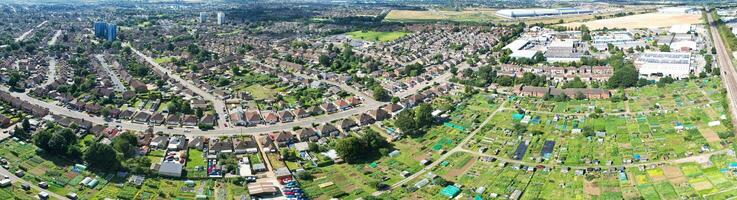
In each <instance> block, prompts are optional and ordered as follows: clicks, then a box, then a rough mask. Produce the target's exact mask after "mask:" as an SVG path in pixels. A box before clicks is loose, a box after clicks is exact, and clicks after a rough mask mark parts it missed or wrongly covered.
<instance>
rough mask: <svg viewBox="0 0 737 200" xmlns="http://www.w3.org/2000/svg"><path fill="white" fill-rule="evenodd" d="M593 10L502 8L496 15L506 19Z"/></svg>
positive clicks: (579, 12)
mask: <svg viewBox="0 0 737 200" xmlns="http://www.w3.org/2000/svg"><path fill="white" fill-rule="evenodd" d="M591 13H594V11H593V10H589V9H580V8H555V9H542V8H540V9H503V10H499V11H496V15H497V16H500V17H504V18H508V19H514V18H523V17H544V16H557V15H578V14H591Z"/></svg>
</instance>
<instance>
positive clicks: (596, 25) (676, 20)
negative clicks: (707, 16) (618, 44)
mask: <svg viewBox="0 0 737 200" xmlns="http://www.w3.org/2000/svg"><path fill="white" fill-rule="evenodd" d="M700 22H701V15H698V14H664V13H647V14H638V15H630V16H624V17H617V18H610V19H601V20H594V21H588V22H573V23H567V24H562V26H565V27H571V28H575V27H579V26H581V25H586V26H587V27H589V29H592V30H597V29H603V28H605V27H606V28H610V29H611V28H620V29H635V28H652V27H670V26H673V25H676V24H698V23H700Z"/></svg>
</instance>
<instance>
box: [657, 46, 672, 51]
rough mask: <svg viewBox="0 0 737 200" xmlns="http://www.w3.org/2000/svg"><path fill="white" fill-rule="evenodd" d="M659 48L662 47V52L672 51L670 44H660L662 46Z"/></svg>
mask: <svg viewBox="0 0 737 200" xmlns="http://www.w3.org/2000/svg"><path fill="white" fill-rule="evenodd" d="M658 48H659V49H660V51H661V52H670V46H668V45H660V47H658Z"/></svg>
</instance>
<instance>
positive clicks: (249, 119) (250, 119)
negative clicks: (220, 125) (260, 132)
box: [245, 111, 263, 126]
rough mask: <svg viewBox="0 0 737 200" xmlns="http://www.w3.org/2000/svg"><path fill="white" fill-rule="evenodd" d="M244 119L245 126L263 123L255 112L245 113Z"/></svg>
mask: <svg viewBox="0 0 737 200" xmlns="http://www.w3.org/2000/svg"><path fill="white" fill-rule="evenodd" d="M245 117H246V118H245V120H246V124H247V125H248V126H255V125H257V124H261V123H263V120H262V119H261V115H260V114H258V112H257V111H248V112H246V114H245Z"/></svg>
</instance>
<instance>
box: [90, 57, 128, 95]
mask: <svg viewBox="0 0 737 200" xmlns="http://www.w3.org/2000/svg"><path fill="white" fill-rule="evenodd" d="M95 58H97V61H98V62H100V66H102V69H103V70H105V73H107V74H108V76H110V80H112V81H113V85H114V87H113V88H115V91H118V92H125V85H123V82H121V81H120V78H118V75H117V74H116V73H115V72H114V71H113V70H111V69H110V65H108V64H107V62H105V56H104V55H102V54H97V55H95Z"/></svg>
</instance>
